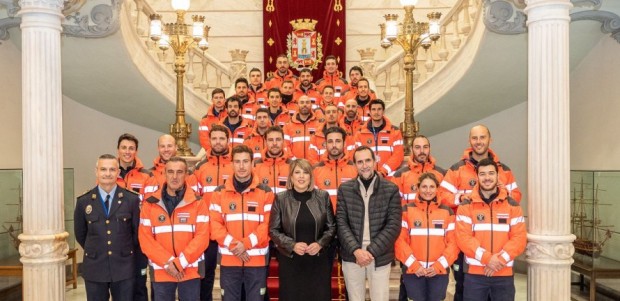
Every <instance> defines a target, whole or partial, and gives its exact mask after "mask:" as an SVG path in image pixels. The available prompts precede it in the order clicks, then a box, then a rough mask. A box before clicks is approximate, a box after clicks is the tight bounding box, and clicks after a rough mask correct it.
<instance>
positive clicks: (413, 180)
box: [391, 155, 446, 205]
mask: <svg viewBox="0 0 620 301" xmlns="http://www.w3.org/2000/svg"><path fill="white" fill-rule="evenodd" d="M425 172H430V173H432V174H434V175H435V177H437V180H438V181H439V183H441V181H442V180H443V176H444V175H445V174H446V171H445V170H444V169H443V168H441V167H439V166H437V165H435V157H433V156H430V155H429V156H428V160H427V162H425V163H420V162H418V161H416V160H414V159H411V158H410V159H408V160H407V166H404V167H401V168H399V169H398V170H397V171H396V172H395V173H394V176H393V177H392V179H391V180H392V182H393V183H394V184H396V186H398V190H399V191H400V197H401V200H402V203H403V205H406V204H407V203H410V202H413V201H414V200H415V198H416V193H417V191H418V189H417V185H418V180H419V179H420V176H421V175H422V174H423V173H425ZM437 188H439V187H437ZM439 202H440V203H443V202H442V201H441V199H439Z"/></svg>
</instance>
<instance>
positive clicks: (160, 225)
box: [138, 184, 210, 282]
mask: <svg viewBox="0 0 620 301" xmlns="http://www.w3.org/2000/svg"><path fill="white" fill-rule="evenodd" d="M186 185H187V184H186ZM164 189H165V188H164ZM161 193H162V190H158V191H156V192H155V193H153V194H152V195H150V196H148V197H147V198H146V199H145V201H144V202H142V209H141V210H140V227H139V229H138V238H139V240H140V246H141V248H142V252H143V253H144V254H145V255H146V257H148V259H149V263H150V265H151V267H152V269H153V271H154V272H155V282H164V281H165V282H177V280H176V279H175V278H174V277H172V276H170V274H168V272H166V270H165V267H166V265H168V262H170V261H171V260H172V261H171V262H170V264H174V265H175V266H176V268H177V270H179V271H183V273H185V277H183V279H182V280H181V281H186V280H190V279H196V278H199V277H200V275H199V274H198V266H199V264H200V261H202V260H203V259H204V257H203V253H204V251H205V249H206V248H207V246H208V245H209V233H210V231H209V208H208V206H207V204H206V203H205V202H203V201H201V200H200V198H199V197H198V196H196V195H195V194H194V191H193V190H191V189H189V188H186V189H185V195H184V196H183V200H182V201H181V202H180V203H179V205H177V207H176V208H175V209H174V211H173V212H172V214H171V215H169V214H168V212H167V211H166V207H165V205H164V201H163V199H162V196H161Z"/></svg>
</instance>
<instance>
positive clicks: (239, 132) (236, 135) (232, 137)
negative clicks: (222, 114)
mask: <svg viewBox="0 0 620 301" xmlns="http://www.w3.org/2000/svg"><path fill="white" fill-rule="evenodd" d="M227 120H228V119H225V120H222V122H221V123H220V125H222V126H224V127H225V128H226V129H227V130H228V137H229V138H228V145H229V146H230V149H233V148H234V147H235V146H237V145H242V144H243V141H244V140H245V138H247V137H248V136H250V134H251V133H252V124H251V122H250V121H249V120H247V119H245V118H241V125H239V126H238V127H237V128H236V129H235V131H234V132H231V131H230V129H229V128H228V127H227V126H226V124H225V122H226V121H227Z"/></svg>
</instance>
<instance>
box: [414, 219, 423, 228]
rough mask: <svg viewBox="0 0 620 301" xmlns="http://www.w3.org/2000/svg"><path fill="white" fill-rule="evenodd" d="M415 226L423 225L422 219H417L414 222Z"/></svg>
mask: <svg viewBox="0 0 620 301" xmlns="http://www.w3.org/2000/svg"><path fill="white" fill-rule="evenodd" d="M413 226H414V227H416V228H420V227H422V221H420V220H417V219H416V220H415V222H413Z"/></svg>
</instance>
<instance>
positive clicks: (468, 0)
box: [358, 0, 483, 102]
mask: <svg viewBox="0 0 620 301" xmlns="http://www.w3.org/2000/svg"><path fill="white" fill-rule="evenodd" d="M482 1H483V0H458V1H456V3H455V4H454V6H453V7H452V9H450V10H449V11H448V12H447V13H446V14H445V15H444V16H442V19H441V22H440V24H441V37H440V38H439V40H438V41H437V42H435V43H433V44H432V46H431V47H430V48H429V49H428V50H426V51H425V50H423V49H420V50H419V51H418V53H417V60H416V69H415V71H414V74H413V85H414V90H415V88H416V87H418V86H419V85H421V84H422V83H424V82H425V81H427V80H428V79H430V78H431V77H432V76H433V75H434V74H436V73H437V72H439V70H441V69H442V68H444V67H445V66H446V65H448V64H449V62H450V60H451V59H452V58H453V57H454V56H455V54H456V53H457V52H459V51H460V49H461V47H462V46H463V45H464V44H465V43H467V41H468V40H469V37H470V33H471V31H472V22H471V20H472V19H474V20H476V19H477V18H478V16H479V14H481V13H482ZM378 44H379V40H378V39H377V45H378ZM387 51H393V54H392V55H391V56H390V57H388V58H387V59H386V60H385V61H383V62H381V63H380V64H379V65H378V66H376V61H375V59H374V55H375V52H376V49H373V48H365V49H359V50H358V52H359V54H360V58H361V60H360V65H361V67H362V68H363V69H364V74H365V75H367V76H368V77H369V78H370V79H371V81H373V82H374V86H375V88H376V90H377V91H376V92H377V96H378V97H382V98H383V100H384V101H386V102H394V101H397V100H401V99H403V98H404V95H405V88H406V87H405V71H404V68H403V67H404V63H403V57H404V51H403V50H402V48H400V47H397V46H393V47H391V49H390V50H387ZM393 97H395V98H393Z"/></svg>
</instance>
